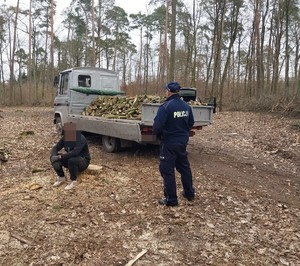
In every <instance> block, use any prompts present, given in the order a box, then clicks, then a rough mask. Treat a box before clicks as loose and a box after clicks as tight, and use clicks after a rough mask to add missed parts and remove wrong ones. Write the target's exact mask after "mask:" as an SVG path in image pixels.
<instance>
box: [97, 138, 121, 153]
mask: <svg viewBox="0 0 300 266" xmlns="http://www.w3.org/2000/svg"><path fill="white" fill-rule="evenodd" d="M102 146H103V149H104V150H105V151H106V152H117V151H119V150H120V148H121V142H120V140H119V139H118V138H113V137H109V136H102Z"/></svg>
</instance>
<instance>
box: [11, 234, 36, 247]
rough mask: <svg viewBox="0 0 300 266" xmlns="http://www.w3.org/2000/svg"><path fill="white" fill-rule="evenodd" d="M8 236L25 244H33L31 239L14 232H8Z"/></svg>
mask: <svg viewBox="0 0 300 266" xmlns="http://www.w3.org/2000/svg"><path fill="white" fill-rule="evenodd" d="M10 236H11V237H13V238H15V239H17V240H18V241H20V242H21V243H25V244H27V245H30V246H32V245H33V243H32V241H31V240H29V239H26V238H25V237H22V236H19V235H16V234H14V233H10Z"/></svg>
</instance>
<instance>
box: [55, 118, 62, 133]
mask: <svg viewBox="0 0 300 266" xmlns="http://www.w3.org/2000/svg"><path fill="white" fill-rule="evenodd" d="M55 127H56V132H57V135H58V136H62V133H63V125H62V121H61V117H60V116H56V117H55Z"/></svg>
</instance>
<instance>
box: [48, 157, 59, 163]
mask: <svg viewBox="0 0 300 266" xmlns="http://www.w3.org/2000/svg"><path fill="white" fill-rule="evenodd" d="M50 160H51V163H55V162H57V161H59V160H60V155H53V156H51V158H50Z"/></svg>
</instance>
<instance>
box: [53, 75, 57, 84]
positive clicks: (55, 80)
mask: <svg viewBox="0 0 300 266" xmlns="http://www.w3.org/2000/svg"><path fill="white" fill-rule="evenodd" d="M53 85H54V87H57V85H58V76H55V77H54V81H53Z"/></svg>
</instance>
